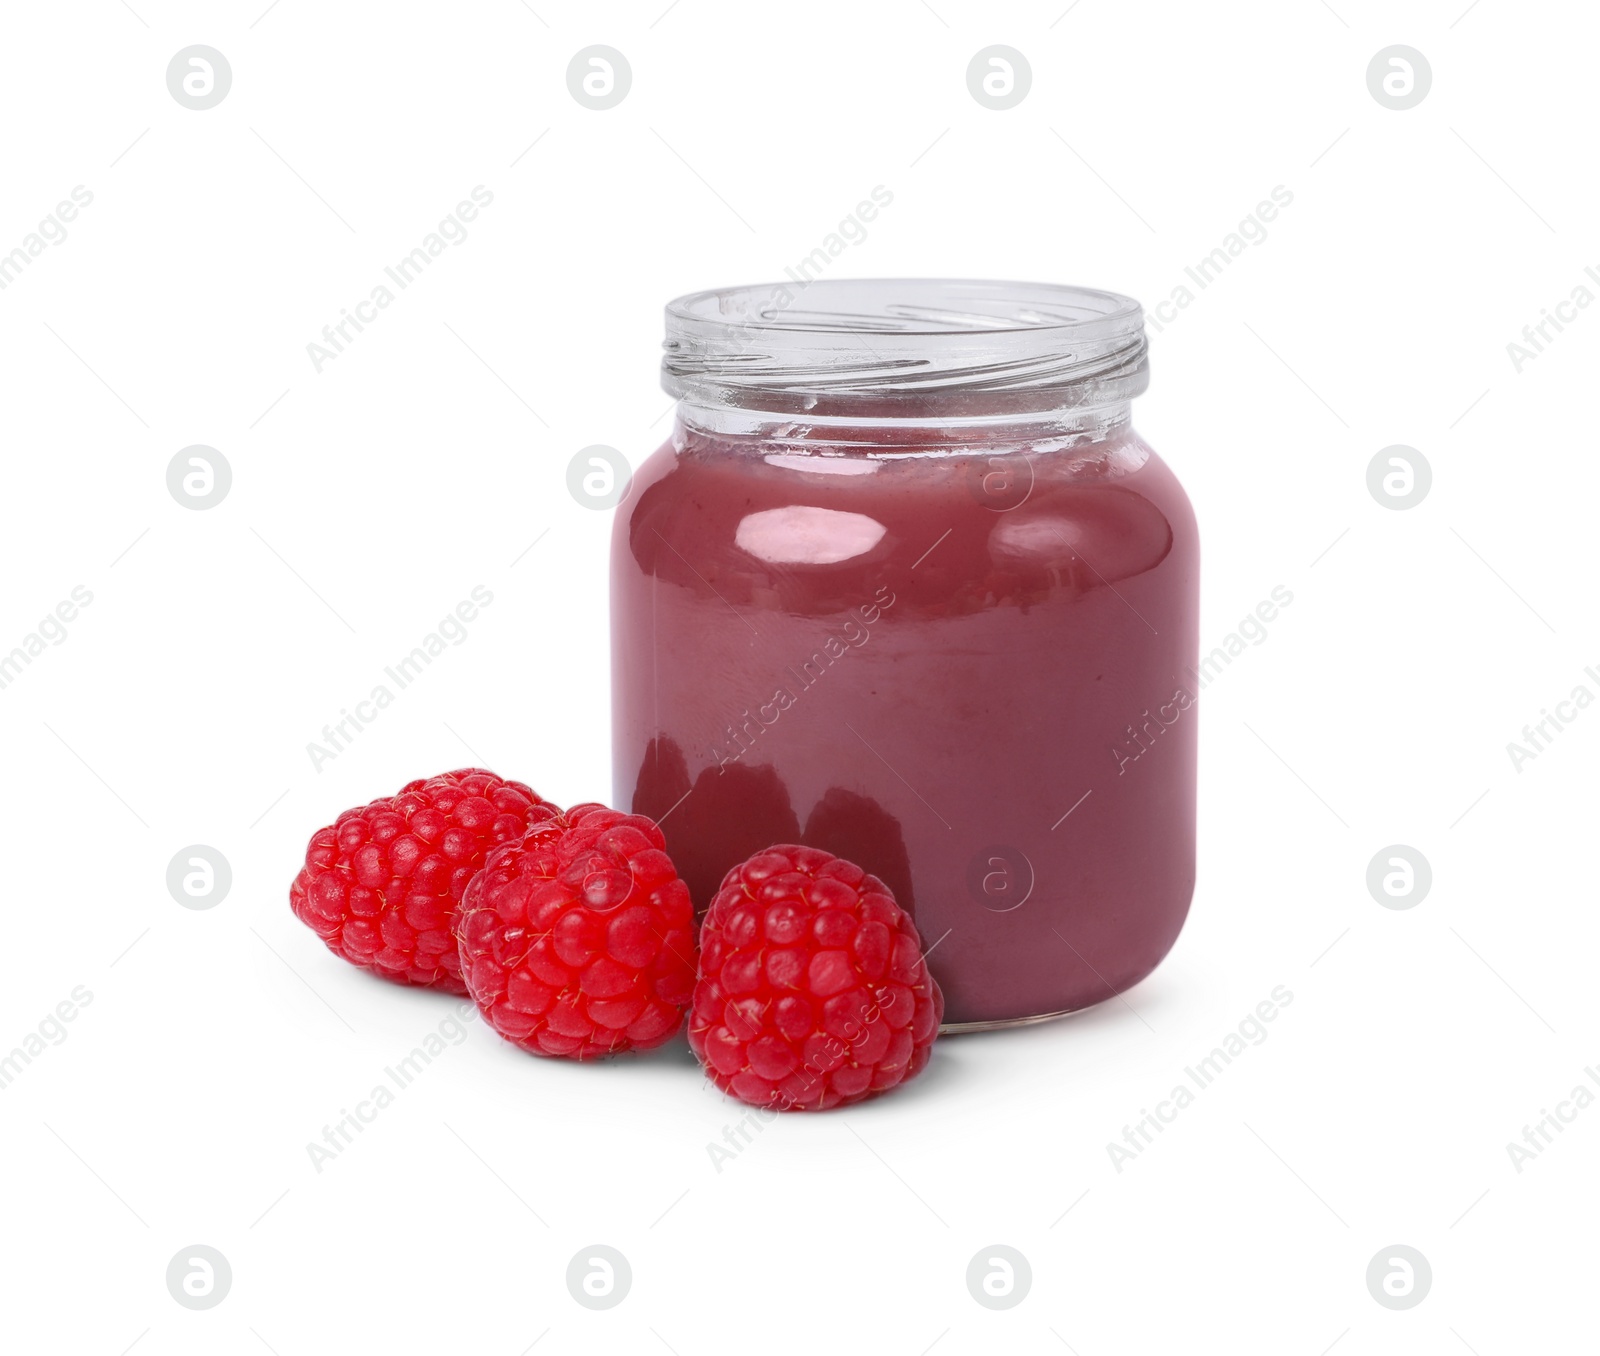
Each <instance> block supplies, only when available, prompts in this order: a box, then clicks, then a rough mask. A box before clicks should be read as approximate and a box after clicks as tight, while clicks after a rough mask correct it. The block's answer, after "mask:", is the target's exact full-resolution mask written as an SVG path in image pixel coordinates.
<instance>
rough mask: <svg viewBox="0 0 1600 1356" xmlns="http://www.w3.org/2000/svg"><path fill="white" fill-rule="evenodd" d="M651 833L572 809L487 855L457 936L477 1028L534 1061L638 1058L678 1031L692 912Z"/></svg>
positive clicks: (689, 969) (609, 814)
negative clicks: (483, 1023) (634, 1054)
mask: <svg viewBox="0 0 1600 1356" xmlns="http://www.w3.org/2000/svg"><path fill="white" fill-rule="evenodd" d="M664 843H665V839H664V838H663V837H662V835H661V830H660V829H658V828H657V827H656V825H655V822H654V821H653V820H649V819H646V818H645V817H644V816H643V815H625V814H623V813H621V812H620V811H618V810H608V809H607V808H606V807H605V806H603V805H578V806H574V807H573V808H572V809H570V810H568V811H567V812H566V814H565V815H563V816H560V817H558V818H556V819H552V820H549V821H547V822H545V823H543V824H537V825H535V826H534V827H533V828H531V829H530V830H529V831H528V834H527V836H526V837H525V838H523V839H522V840H521V841H520V842H517V843H510V844H507V845H506V846H505V847H502V848H497V849H496V850H495V851H494V852H492V853H490V854H489V861H488V864H487V865H486V866H485V867H484V868H483V870H482V872H480V873H479V874H478V875H476V876H474V877H473V879H472V883H471V884H470V885H469V886H468V887H467V894H466V898H465V899H463V900H462V901H461V915H460V918H459V920H458V921H457V924H456V933H457V935H458V936H459V937H460V939H461V969H462V973H463V974H464V975H465V976H466V980H467V989H468V992H470V993H471V994H472V997H473V1000H474V1001H475V1002H476V1003H477V1005H478V1011H480V1012H481V1013H482V1014H483V1015H484V1018H485V1019H486V1020H487V1021H488V1023H489V1025H490V1026H492V1027H493V1028H494V1029H495V1030H496V1031H498V1032H499V1033H500V1034H501V1035H502V1036H504V1037H505V1038H506V1039H507V1040H508V1041H511V1042H512V1043H513V1044H516V1045H520V1046H521V1047H522V1048H523V1049H524V1050H527V1051H529V1052H530V1053H531V1054H535V1055H557V1056H564V1057H566V1058H568V1059H596V1058H598V1057H599V1056H601V1055H609V1054H615V1053H616V1052H618V1051H621V1050H648V1049H650V1048H651V1047H652V1046H656V1045H660V1044H662V1043H663V1042H664V1041H666V1040H669V1039H670V1038H671V1037H672V1036H673V1034H674V1033H676V1031H677V1030H678V1028H679V1027H680V1026H682V1025H683V1012H684V1009H685V1008H687V1007H688V1006H689V998H690V996H691V994H692V992H693V989H694V932H693V926H694V905H693V904H691V903H690V901H689V887H688V886H687V885H685V884H684V883H683V882H682V881H681V880H679V879H678V873H677V870H676V868H675V867H674V866H673V865H672V858H670V857H668V856H667V854H666V852H665V851H664V850H663V844H664Z"/></svg>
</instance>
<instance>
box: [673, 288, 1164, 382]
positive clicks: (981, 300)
mask: <svg viewBox="0 0 1600 1356" xmlns="http://www.w3.org/2000/svg"><path fill="white" fill-rule="evenodd" d="M663 350H664V353H663V357H662V361H661V384H662V387H663V388H664V389H665V390H666V391H667V392H668V393H669V394H671V395H674V396H676V397H678V398H679V399H682V400H686V401H690V402H692V403H697V404H706V405H729V406H735V407H739V408H750V409H769V410H776V411H779V412H801V411H812V410H816V409H818V408H819V407H824V408H826V409H827V410H829V411H830V412H835V413H849V412H851V411H852V410H856V409H865V408H871V407H882V406H883V405H884V404H885V403H891V404H892V403H896V402H899V403H915V404H916V405H917V406H918V407H919V408H921V409H930V408H934V407H939V406H952V405H959V406H960V407H961V409H962V410H963V411H965V412H973V411H974V410H977V409H980V408H981V409H993V410H995V411H997V412H1000V411H1009V410H1025V409H1053V408H1062V407H1067V406H1075V405H1085V404H1111V403H1119V402H1122V401H1126V400H1128V399H1130V398H1132V397H1133V396H1135V395H1138V394H1140V393H1141V392H1142V391H1143V390H1144V389H1145V387H1146V386H1147V385H1148V382H1149V368H1148V344H1147V340H1146V337H1145V331H1144V311H1143V308H1142V307H1141V306H1140V305H1139V303H1138V302H1137V301H1135V300H1134V299H1133V298H1131V297H1126V296H1122V295H1120V294H1119V293H1115V292H1105V291H1101V290H1099V289H1096V288H1088V287H1077V286H1071V285H1067V284H1061V283H1031V282H1002V281H984V280H979V279H962V278H824V279H814V280H811V281H809V282H798V283H796V282H794V281H790V282H778V283H757V284H751V285H746V286H738V287H723V288H713V289H710V290H707V291H701V292H692V293H689V294H687V295H685V296H681V297H678V298H676V299H675V300H673V301H671V302H669V303H668V304H667V308H666V340H665V342H664V344H663Z"/></svg>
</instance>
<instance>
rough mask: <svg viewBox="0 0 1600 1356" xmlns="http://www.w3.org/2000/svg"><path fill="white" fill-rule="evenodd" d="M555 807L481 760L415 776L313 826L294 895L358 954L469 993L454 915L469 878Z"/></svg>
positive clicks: (340, 947)
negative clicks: (489, 769)
mask: <svg viewBox="0 0 1600 1356" xmlns="http://www.w3.org/2000/svg"><path fill="white" fill-rule="evenodd" d="M557 813H558V810H557V807H556V806H554V805H551V804H550V803H549V802H547V801H545V800H544V799H543V798H542V797H540V796H539V795H538V794H537V793H535V792H534V791H533V790H532V789H531V788H530V787H527V786H524V785H523V784H522V783H521V782H511V781H506V780H505V779H504V778H502V777H497V776H496V775H495V774H494V773H492V772H487V771H485V770H484V769H483V768H462V769H460V770H458V771H455V772H446V773H442V774H441V775H439V776H437V777H429V778H426V779H423V780H418V781H414V782H408V783H407V784H406V785H405V786H404V787H402V788H401V790H400V792H399V794H398V795H394V796H386V797H384V798H382V799H380V800H375V801H373V802H372V803H371V804H370V805H364V806H359V807H357V808H355V809H351V810H346V811H345V812H344V813H343V814H342V815H340V816H339V817H338V819H336V820H335V821H334V822H333V823H332V824H330V825H328V826H327V827H326V828H322V829H318V830H317V831H316V833H314V834H313V835H312V836H311V842H310V845H309V846H308V847H307V848H306V859H305V866H304V867H303V868H302V869H301V871H300V873H299V874H298V875H297V876H296V877H295V878H294V883H293V884H292V885H291V886H290V888H289V905H290V907H291V908H292V909H293V910H294V913H295V916H296V917H297V918H299V919H300V921H301V922H302V923H304V924H305V925H306V926H307V927H309V928H310V929H311V930H312V931H313V932H315V933H316V934H317V936H319V937H320V938H322V940H323V941H324V942H325V943H327V946H328V949H329V950H330V951H332V952H333V953H334V954H335V955H336V956H342V957H344V959H345V960H347V961H349V962H350V963H351V964H353V965H358V966H360V967H361V968H362V969H364V970H370V971H372V972H373V973H374V974H376V975H381V976H383V978H385V979H390V980H394V981H395V982H396V983H400V984H414V985H419V986H422V987H425V988H432V989H443V990H445V991H446V992H448V993H465V992H466V991H467V990H466V986H465V984H464V983H463V982H462V979H461V961H460V957H459V955H458V952H457V948H456V940H455V935H454V923H455V913H456V908H457V906H458V905H459V904H460V902H461V897H462V895H463V894H464V893H465V891H466V888H467V882H468V881H470V880H471V879H472V877H473V876H474V875H475V874H477V872H478V871H479V870H481V869H482V867H483V863H484V859H485V858H486V857H487V856H488V855H489V852H490V850H491V849H492V848H495V847H497V846H499V845H500V844H502V843H506V842H510V841H514V840H516V839H518V838H521V837H522V835H523V834H524V833H525V832H526V831H527V829H528V826H529V824H530V823H535V822H538V821H539V820H541V819H545V818H549V817H552V816H554V815H555V814H557Z"/></svg>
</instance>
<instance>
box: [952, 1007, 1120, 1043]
mask: <svg viewBox="0 0 1600 1356" xmlns="http://www.w3.org/2000/svg"><path fill="white" fill-rule="evenodd" d="M1105 1001H1106V999H1104V998H1102V999H1099V1000H1097V1001H1095V1002H1093V1003H1085V1004H1084V1005H1083V1006H1082V1007H1081V1008H1062V1009H1061V1011H1060V1012H1041V1013H1039V1014H1038V1016H1036V1017H996V1018H995V1019H994V1020H993V1021H988V1022H944V1023H941V1024H940V1027H939V1034H940V1035H941V1036H965V1035H969V1034H971V1033H972V1032H974V1031H1004V1030H1006V1029H1007V1028H1009V1027H1014V1026H1037V1025H1038V1024H1039V1023H1040V1022H1056V1021H1060V1020H1061V1018H1063V1017H1076V1016H1077V1015H1078V1014H1079V1013H1080V1012H1093V1011H1094V1010H1095V1009H1096V1008H1097V1007H1099V1006H1100V1005H1101V1004H1102V1003H1104V1002H1105Z"/></svg>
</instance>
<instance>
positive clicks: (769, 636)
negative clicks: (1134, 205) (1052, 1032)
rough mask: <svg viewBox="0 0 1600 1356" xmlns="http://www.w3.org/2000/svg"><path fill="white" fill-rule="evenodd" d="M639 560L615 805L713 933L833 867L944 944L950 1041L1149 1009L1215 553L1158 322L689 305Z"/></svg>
mask: <svg viewBox="0 0 1600 1356" xmlns="http://www.w3.org/2000/svg"><path fill="white" fill-rule="evenodd" d="M665 350H666V356H665V358H664V360H663V362H662V373H663V377H662V385H663V386H664V387H665V389H666V390H667V391H668V392H669V393H670V394H671V395H673V396H675V397H677V399H678V401H679V404H678V408H677V418H676V423H675V426H674V428H673V432H672V436H671V438H670V439H669V440H668V442H667V443H666V445H665V446H663V447H662V448H661V449H660V450H659V451H657V452H656V453H655V454H654V455H653V456H652V457H650V459H649V460H648V461H647V462H646V463H645V464H644V465H643V466H642V467H641V468H640V470H639V472H638V474H637V475H636V477H635V478H634V481H633V484H632V486H631V487H630V489H629V492H628V498H627V500H626V501H625V503H624V505H623V507H622V509H621V510H620V511H619V513H618V516H617V520H616V527H615V534H614V538H613V547H612V567H611V568H612V574H611V599H612V664H613V693H614V695H613V703H614V706H613V715H614V720H613V727H614V730H613V746H612V747H613V768H614V773H615V779H616V796H617V801H616V803H617V804H619V805H621V806H625V807H628V808H630V809H632V810H633V811H636V812H638V813H640V814H646V815H649V816H651V817H652V818H654V819H656V820H658V821H659V822H660V823H661V826H662V829H663V831H664V833H665V834H666V838H667V845H668V848H669V849H670V851H671V852H672V854H673V857H674V860H675V861H676V862H677V864H678V867H679V871H680V874H681V875H682V876H683V878H684V879H685V880H686V881H687V882H688V884H689V887H690V890H691V892H692V893H693V895H694V897H695V901H696V904H697V905H698V906H699V907H700V908H702V909H703V908H704V907H705V906H706V904H707V903H708V902H709V900H710V897H711V895H712V894H713V893H715V891H716V888H717V886H718V884H719V883H720V882H721V879H722V876H723V874H724V873H725V872H726V871H727V870H728V868H729V867H731V866H733V865H735V864H736V863H738V862H740V861H741V860H743V859H744V858H745V857H746V856H748V855H750V854H751V853H754V852H757V851H759V850H760V849H762V848H765V847H768V846H770V845H772V844H774V843H795V842H798V843H807V844H811V845H813V846H816V847H821V848H825V849H827V850H828V851H830V852H834V853H837V854H838V855H840V856H842V857H846V858H849V859H850V860H852V861H854V862H856V863H857V864H859V865H860V866H862V867H864V868H865V869H867V870H868V871H870V872H872V873H874V874H876V875H877V876H879V877H881V878H882V879H883V880H884V881H885V882H887V883H888V885H889V886H890V887H891V888H892V890H893V891H894V894H895V896H896V898H897V899H898V900H899V901H900V903H901V904H902V905H903V906H904V907H905V908H907V909H908V910H909V911H910V912H911V913H912V914H913V916H914V917H915V919H916V922H917V926H918V928H919V930H920V931H921V933H922V936H923V939H924V945H925V946H926V947H928V948H930V951H929V965H930V967H931V969H932V971H933V973H934V975H935V977H936V978H937V979H938V981H939V983H940V985H941V987H942V988H943V990H944V994H945V1001H946V1008H945V1017H946V1028H945V1029H946V1030H961V1029H975V1028H981V1027H989V1026H998V1025H1008V1024H1012V1023H1018V1022H1027V1021H1037V1020H1042V1019H1044V1018H1048V1017H1054V1016H1059V1015H1062V1014H1065V1013H1068V1012H1071V1011H1074V1010H1076V1009H1079V1008H1083V1007H1086V1006H1088V1005H1090V1004H1093V1003H1098V1002H1100V1001H1102V1000H1104V999H1106V998H1109V997H1111V996H1112V995H1114V994H1117V993H1120V992H1122V991H1123V990H1125V989H1127V988H1129V987H1130V986H1132V985H1134V984H1136V983H1138V982H1139V981H1140V980H1141V979H1143V978H1144V977H1145V976H1146V975H1147V974H1149V973H1150V971H1151V970H1152V969H1154V968H1155V966H1156V964H1157V963H1158V962H1159V961H1160V960H1161V959H1162V957H1163V956H1164V955H1166V953H1167V951H1168V950H1169V949H1170V947H1171V946H1172V944H1173V942H1174V940H1175V939H1176V938H1177V935H1178V930H1179V928H1180V927H1181V926H1182V924H1183V920H1184V917H1185V915H1186V913H1187V912H1188V908H1189V901H1190V896H1191V894H1192V892H1193V887H1194V861H1195V749H1196V743H1195V727H1196V716H1197V713H1196V711H1195V709H1194V707H1195V698H1196V696H1197V694H1198V683H1197V682H1196V681H1195V679H1194V678H1193V677H1192V675H1193V673H1194V670H1195V665H1196V661H1197V657H1198V653H1197V652H1198V633H1197V625H1196V623H1197V611H1198V568H1199V544H1198V539H1197V535H1196V531H1195V523H1194V515H1193V513H1192V511H1191V509H1190V507H1189V502H1188V499H1187V498H1186V496H1185V495H1184V492H1183V490H1182V488H1181V487H1180V486H1179V484H1178V482H1177V480H1176V478H1175V477H1174V476H1173V474H1172V472H1171V471H1169V470H1168V469H1167V467H1166V466H1165V465H1164V464H1163V463H1162V462H1161V460H1160V459H1159V458H1158V457H1157V456H1156V455H1155V453H1154V452H1153V451H1151V449H1150V447H1149V446H1148V445H1147V444H1146V443H1145V442H1144V440H1143V439H1142V438H1140V437H1139V435H1138V434H1137V433H1135V432H1134V430H1133V427H1132V425H1131V423H1130V422H1129V406H1130V402H1131V401H1132V399H1133V397H1134V396H1136V395H1138V394H1139V393H1140V392H1142V391H1143V390H1144V389H1145V386H1146V384H1147V380H1148V377H1147V364H1146V343H1145V336H1144V317H1143V312H1142V311H1141V309H1140V307H1139V305H1138V303H1137V302H1134V301H1132V300H1130V299H1128V298H1126V297H1120V296H1115V295H1113V294H1111V293H1107V292H1097V291H1090V290H1087V289H1084V288H1077V287H1064V286H1053V285H1036V284H1019V283H986V282H956V281H927V280H912V281H888V280H885V281H866V280H839V281H817V282H813V283H811V284H810V285H808V286H804V287H801V288H798V289H791V288H789V287H787V286H785V285H781V284H780V285H773V286H757V287H742V288H730V289H725V290H719V291H712V292H700V293H696V294H694V295H691V296H687V297H682V298H679V299H678V300H677V301H674V302H672V303H671V304H670V305H669V306H668V307H667V339H666V345H665Z"/></svg>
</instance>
